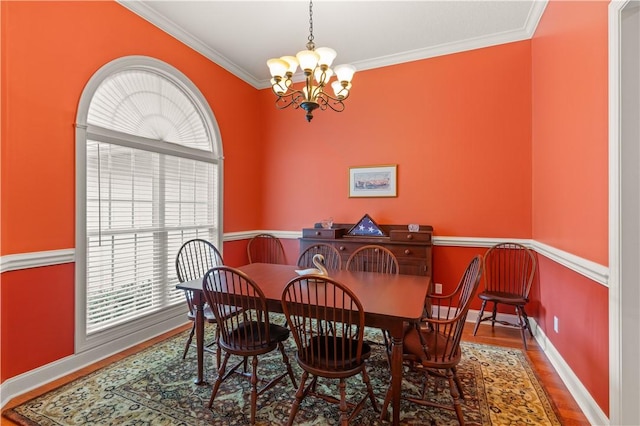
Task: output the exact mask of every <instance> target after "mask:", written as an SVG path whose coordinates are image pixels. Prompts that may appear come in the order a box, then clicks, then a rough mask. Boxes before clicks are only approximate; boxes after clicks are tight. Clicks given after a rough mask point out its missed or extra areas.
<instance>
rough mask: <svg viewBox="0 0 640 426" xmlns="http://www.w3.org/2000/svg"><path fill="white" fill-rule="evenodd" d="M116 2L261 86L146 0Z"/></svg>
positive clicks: (231, 70) (252, 84)
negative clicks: (144, 0) (157, 10)
mask: <svg viewBox="0 0 640 426" xmlns="http://www.w3.org/2000/svg"><path fill="white" fill-rule="evenodd" d="M116 2H117V3H118V4H120V5H121V6H123V7H125V8H126V9H129V10H130V11H131V12H133V13H135V14H136V15H138V16H140V17H141V18H142V19H144V20H145V21H148V22H150V23H152V24H153V25H155V26H156V27H158V28H160V29H161V30H162V31H164V32H166V33H167V34H169V35H170V36H172V37H173V38H175V39H176V40H178V41H180V42H181V43H184V44H185V45H187V46H189V47H190V48H192V49H193V50H195V51H196V52H198V53H200V54H202V55H204V56H205V57H206V58H208V59H210V60H211V61H212V62H214V63H216V64H218V65H219V66H221V67H222V68H224V69H225V70H227V71H229V72H230V73H231V74H233V75H235V76H236V77H238V78H240V79H241V80H244V81H245V82H246V83H248V84H250V85H251V86H253V87H255V88H261V87H259V86H260V84H261V82H260V81H258V80H257V79H256V78H255V77H254V76H252V75H251V74H249V73H247V72H246V71H245V70H244V69H242V68H241V67H239V66H238V65H236V64H235V63H234V62H232V61H231V60H229V59H228V58H227V57H225V56H224V55H222V54H221V53H220V52H218V51H217V50H214V49H212V48H210V47H209V46H207V45H206V44H205V43H204V42H202V40H200V39H199V38H197V37H194V36H193V35H192V34H190V33H189V32H188V31H187V30H185V29H184V28H182V27H180V26H179V25H177V24H176V23H175V22H173V21H171V20H169V19H167V18H165V17H164V16H162V15H160V14H159V13H157V12H156V11H155V10H153V9H152V8H150V7H149V6H147V5H146V4H145V2H142V1H135V0H133V1H132V0H116ZM265 87H269V86H268V82H267V86H265Z"/></svg>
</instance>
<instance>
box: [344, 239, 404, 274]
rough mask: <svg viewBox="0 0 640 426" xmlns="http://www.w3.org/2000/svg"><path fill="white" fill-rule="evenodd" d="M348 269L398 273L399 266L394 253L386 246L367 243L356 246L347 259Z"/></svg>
mask: <svg viewBox="0 0 640 426" xmlns="http://www.w3.org/2000/svg"><path fill="white" fill-rule="evenodd" d="M345 269H347V270H348V271H365V272H378V273H382V274H398V273H400V266H399V264H398V259H397V258H396V255H395V254H393V252H392V251H391V250H389V249H388V248H386V247H383V246H379V245H375V244H369V245H366V246H362V247H359V248H357V249H356V250H355V251H354V252H353V253H351V255H350V256H349V258H348V259H347V265H346V268H345Z"/></svg>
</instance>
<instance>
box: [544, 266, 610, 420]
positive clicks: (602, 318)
mask: <svg viewBox="0 0 640 426" xmlns="http://www.w3.org/2000/svg"><path fill="white" fill-rule="evenodd" d="M538 260H539V262H540V267H539V273H538V278H539V283H538V284H539V286H540V288H539V290H538V292H539V296H538V297H539V299H540V300H542V301H544V303H543V304H541V305H540V307H539V310H538V317H537V318H536V321H538V324H539V326H540V327H541V328H542V330H543V331H544V333H545V334H546V335H547V337H548V338H549V340H550V341H551V343H552V344H553V346H554V347H555V348H556V350H557V351H558V352H559V353H560V354H562V358H563V359H564V361H565V362H566V363H567V364H568V365H569V366H570V367H571V370H572V371H573V372H574V373H575V374H576V376H577V377H579V378H580V381H581V382H582V384H583V385H584V387H585V388H586V389H587V390H588V391H589V393H590V394H591V396H592V397H593V399H594V400H595V401H596V402H597V403H598V405H599V406H600V407H601V408H602V410H603V411H604V412H605V413H607V415H608V413H609V344H608V342H609V304H608V297H609V292H608V289H607V287H605V286H602V285H597V284H594V283H593V282H592V281H591V280H589V279H588V278H585V277H583V276H582V275H579V274H576V273H575V272H573V271H570V270H568V269H566V268H564V267H563V266H561V265H558V264H557V263H555V262H553V261H550V260H549V259H547V258H545V257H544V256H538ZM554 316H557V317H558V333H557V334H556V333H555V332H554V331H553V317H554Z"/></svg>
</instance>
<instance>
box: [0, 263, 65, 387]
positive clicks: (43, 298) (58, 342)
mask: <svg viewBox="0 0 640 426" xmlns="http://www.w3.org/2000/svg"><path fill="white" fill-rule="evenodd" d="M73 274H74V265H73V264H71V263H68V264H64V265H56V266H47V267H42V268H32V269H26V270H21V271H13V272H5V273H3V274H2V297H1V298H0V309H1V311H0V321H1V322H0V324H1V325H0V332H1V333H2V341H1V342H0V343H1V345H0V346H1V347H2V356H1V357H0V358H1V362H0V370H1V373H0V381H5V380H6V379H8V378H10V377H14V376H16V375H18V374H21V373H24V372H25V371H29V370H33V369H35V368H37V367H41V366H43V365H46V364H48V363H50V362H53V361H56V360H58V359H61V358H64V357H65V356H69V355H72V354H73V350H74V340H73V339H74V338H73V331H74V320H75V314H74V313H75V308H74V298H73ZM69 295H71V297H69Z"/></svg>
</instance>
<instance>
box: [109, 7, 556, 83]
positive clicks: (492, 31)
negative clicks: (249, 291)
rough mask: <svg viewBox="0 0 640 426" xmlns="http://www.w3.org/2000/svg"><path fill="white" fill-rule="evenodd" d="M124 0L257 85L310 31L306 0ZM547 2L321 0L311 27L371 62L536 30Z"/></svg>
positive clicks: (351, 58) (341, 51)
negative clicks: (273, 62) (273, 60)
mask: <svg viewBox="0 0 640 426" xmlns="http://www.w3.org/2000/svg"><path fill="white" fill-rule="evenodd" d="M119 3H120V4H122V5H123V6H125V7H127V8H128V9H130V10H131V11H133V12H135V13H136V14H138V15H140V16H141V17H143V18H144V19H146V20H147V21H149V22H151V23H153V24H154V25H156V26H157V27H159V28H161V29H163V30H164V31H166V32H167V33H169V34H171V35H172V36H174V37H175V38H177V39H178V40H181V41H182V42H183V43H185V44H187V45H188V46H191V47H192V48H193V49H195V50H196V51H198V52H200V53H201V54H203V55H204V56H206V57H207V58H209V59H211V60H212V61H214V62H215V63H217V64H219V65H220V66H222V67H223V68H225V69H227V70H228V71H229V72H231V73H233V74H235V75H236V76H238V77H239V78H241V79H243V80H245V81H246V82H247V83H249V84H251V85H252V86H254V87H256V88H265V87H269V79H270V75H269V71H268V68H267V66H266V61H267V60H268V59H270V58H273V57H280V56H285V55H295V54H296V53H297V52H298V51H300V50H304V49H305V45H306V43H307V38H308V36H309V3H308V1H306V0H289V1H268V0H263V1H244V0H235V1H230V0H208V1H204V0H199V1H192V0H177V1H175V0H174V1H170V0H169V1H167V0H152V1H146V0H134V1H127V0H119ZM546 3H547V2H546V0H505V1H493V0H471V1H456V0H444V1H425V0H423V1H400V0H397V1H391V0H387V1H365V0H356V1H338V0H315V1H314V3H313V35H314V41H315V44H316V47H322V46H327V47H331V48H333V49H335V50H336V51H337V52H338V56H337V58H336V59H335V61H334V65H338V64H342V63H349V64H352V65H355V66H356V68H357V69H358V70H366V69H371V68H377V67H382V66H387V65H392V64H397V63H401V62H409V61H414V60H419V59H425V58H429V57H434V56H439V55H443V54H449V53H455V52H460V51H464V50H469V49H477V48H481V47H486V46H492V45H496V44H502V43H509V42H513V41H519V40H525V39H528V38H531V37H532V35H533V33H534V31H535V29H536V26H537V24H538V21H539V19H540V17H541V16H542V12H543V11H544V8H545V6H546ZM356 76H357V74H356ZM356 78H357V77H356Z"/></svg>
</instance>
